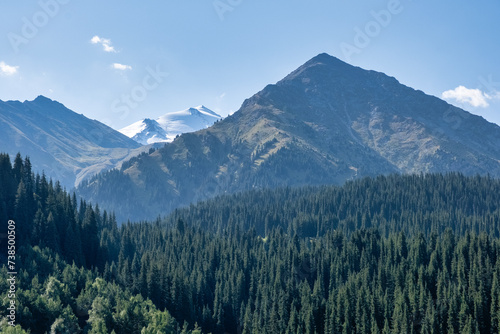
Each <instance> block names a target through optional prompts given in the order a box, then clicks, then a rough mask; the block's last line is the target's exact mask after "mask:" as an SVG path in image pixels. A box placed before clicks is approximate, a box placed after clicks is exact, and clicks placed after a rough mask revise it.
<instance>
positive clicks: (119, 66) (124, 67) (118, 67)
mask: <svg viewBox="0 0 500 334" xmlns="http://www.w3.org/2000/svg"><path fill="white" fill-rule="evenodd" d="M111 67H112V68H114V69H115V70H119V71H127V70H131V69H132V66H130V65H123V64H119V63H114V64H113V65H111Z"/></svg>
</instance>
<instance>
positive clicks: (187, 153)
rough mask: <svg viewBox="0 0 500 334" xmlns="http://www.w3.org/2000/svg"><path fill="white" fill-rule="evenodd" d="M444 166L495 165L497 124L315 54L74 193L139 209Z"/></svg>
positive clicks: (140, 215) (160, 210)
mask: <svg viewBox="0 0 500 334" xmlns="http://www.w3.org/2000/svg"><path fill="white" fill-rule="evenodd" d="M449 171H459V172H462V173H464V174H466V175H471V174H487V173H489V174H490V175H492V176H494V177H498V176H500V127H498V126H497V125H495V124H492V123H489V122H487V121H486V120H484V119H483V118H482V117H479V116H475V115H472V114H470V113H468V112H466V111H464V110H462V109H459V108H457V107H454V106H452V105H450V104H448V103H447V102H445V101H443V100H441V99H439V98H437V97H434V96H430V95H426V94H424V93H423V92H421V91H418V90H414V89H412V88H410V87H407V86H405V85H403V84H401V83H399V82H398V81H397V80H396V79H395V78H393V77H390V76H387V75H385V74H384V73H380V72H376V71H369V70H364V69H361V68H359V67H355V66H352V65H349V64H347V63H345V62H342V61H341V60H339V59H337V58H334V57H332V56H330V55H327V54H320V55H318V56H316V57H314V58H313V59H311V60H309V61H308V62H306V63H305V64H304V65H302V66H301V67H299V68H298V69H297V70H295V71H293V72H292V73H290V74H289V75H288V76H286V77H285V78H284V79H282V80H281V81H279V82H278V83H276V84H271V85H268V86H266V87H265V88H264V89H263V90H262V91H260V92H258V93H257V94H255V95H254V96H252V97H251V98H249V99H247V100H246V101H244V103H243V104H242V106H241V108H240V109H239V110H238V111H237V112H235V113H234V114H233V115H231V116H229V117H227V118H225V119H224V120H222V121H220V122H217V123H216V124H214V125H213V126H212V127H210V128H207V129H202V130H199V131H197V132H194V133H188V134H183V135H181V136H179V137H178V138H176V139H175V140H174V141H173V142H172V143H170V144H168V145H166V146H165V147H163V148H161V149H159V150H156V151H154V152H151V153H149V154H146V153H145V154H142V155H140V156H138V157H135V158H132V159H131V160H129V161H127V162H126V163H124V164H123V165H122V166H121V168H120V169H115V170H112V171H109V172H105V173H102V174H99V175H97V176H95V177H93V178H91V179H89V180H88V181H84V182H83V183H82V184H81V185H80V187H79V188H78V193H79V194H80V195H82V196H83V197H85V198H87V199H89V200H92V201H95V202H98V203H99V204H100V205H102V206H104V207H106V208H108V209H113V210H115V211H116V214H117V217H118V218H119V219H121V220H126V219H133V220H137V219H150V218H154V217H156V216H157V215H158V214H164V213H168V212H170V211H172V210H173V209H175V208H177V207H179V206H183V205H189V204H190V203H193V202H196V201H198V200H201V199H205V198H209V197H213V196H216V195H218V194H224V193H234V192H239V191H244V190H248V189H253V188H273V187H280V186H302V185H321V184H342V183H344V182H345V181H346V180H349V179H353V178H360V177H364V176H375V175H379V174H389V173H427V172H442V173H443V172H449Z"/></svg>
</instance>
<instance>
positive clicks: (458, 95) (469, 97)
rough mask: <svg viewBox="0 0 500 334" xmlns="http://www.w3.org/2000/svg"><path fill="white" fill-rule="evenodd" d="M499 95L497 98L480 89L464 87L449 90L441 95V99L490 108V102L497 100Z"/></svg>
mask: <svg viewBox="0 0 500 334" xmlns="http://www.w3.org/2000/svg"><path fill="white" fill-rule="evenodd" d="M498 96H499V94H498V93H497V94H496V95H495V96H491V95H488V94H486V93H483V92H482V91H481V90H480V89H469V88H466V87H464V86H458V87H457V88H455V89H451V90H447V91H445V92H443V94H441V97H442V98H443V99H445V100H454V101H457V102H459V103H463V104H468V105H471V106H472V107H476V108H477V107H481V108H487V107H489V105H490V104H489V103H488V100H491V99H493V98H497V97H498Z"/></svg>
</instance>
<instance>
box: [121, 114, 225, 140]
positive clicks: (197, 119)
mask: <svg viewBox="0 0 500 334" xmlns="http://www.w3.org/2000/svg"><path fill="white" fill-rule="evenodd" d="M221 118H222V117H221V116H220V115H218V114H216V113H215V112H213V111H212V110H210V109H208V108H206V107H205V106H198V107H196V108H189V109H186V110H181V111H176V112H171V113H167V114H165V115H163V116H161V117H159V118H157V119H156V120H152V119H149V118H146V119H143V120H141V121H138V122H135V123H133V124H131V125H129V126H127V127H124V128H123V129H121V130H119V131H120V132H121V133H123V134H124V135H126V136H127V137H129V138H132V139H133V140H135V141H136V142H138V143H141V144H143V145H147V144H153V143H158V142H171V141H173V140H174V139H175V137H176V136H177V135H180V134H182V133H187V132H194V131H198V130H201V129H204V128H207V127H209V126H211V125H213V124H214V123H215V122H216V121H217V120H220V119H221Z"/></svg>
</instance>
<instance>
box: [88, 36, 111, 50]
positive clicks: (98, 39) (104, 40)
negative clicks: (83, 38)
mask: <svg viewBox="0 0 500 334" xmlns="http://www.w3.org/2000/svg"><path fill="white" fill-rule="evenodd" d="M90 43H92V44H101V45H102V47H103V49H104V51H105V52H116V50H115V48H114V47H113V46H112V45H111V40H110V39H107V38H101V37H99V36H97V35H96V36H94V37H92V39H91V40H90Z"/></svg>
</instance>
